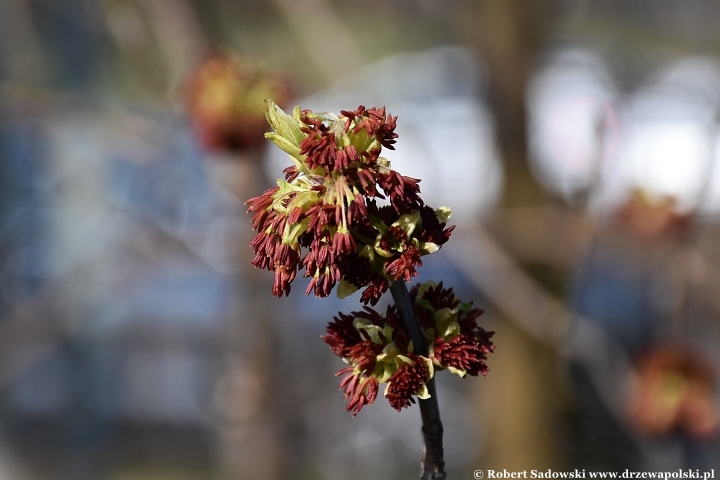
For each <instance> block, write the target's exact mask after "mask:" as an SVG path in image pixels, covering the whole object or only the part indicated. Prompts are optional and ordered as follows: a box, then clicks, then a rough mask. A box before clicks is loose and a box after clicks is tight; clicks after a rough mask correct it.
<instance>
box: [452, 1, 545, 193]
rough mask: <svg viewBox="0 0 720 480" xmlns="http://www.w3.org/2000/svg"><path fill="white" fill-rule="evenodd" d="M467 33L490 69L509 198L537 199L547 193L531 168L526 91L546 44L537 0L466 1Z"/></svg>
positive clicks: (490, 93)
mask: <svg viewBox="0 0 720 480" xmlns="http://www.w3.org/2000/svg"><path fill="white" fill-rule="evenodd" d="M466 8H467V11H466V15H463V18H464V19H465V20H464V21H465V25H464V30H465V36H466V40H467V43H468V44H469V45H472V46H473V47H474V48H476V49H477V50H478V53H479V54H480V55H481V57H482V61H483V62H484V63H485V64H487V66H488V70H489V73H490V78H489V88H488V103H489V106H490V108H491V109H492V111H493V114H494V117H495V121H496V122H497V123H496V135H497V142H498V146H499V148H500V151H501V152H502V155H503V158H504V160H505V167H506V174H507V179H506V187H505V202H504V203H505V204H511V205H516V204H531V203H537V202H538V201H539V200H542V199H543V197H544V193H543V191H542V189H541V188H539V186H538V184H537V183H536V181H535V180H534V178H533V177H532V175H531V174H530V172H529V169H528V152H527V125H526V112H525V92H526V89H527V85H528V81H529V79H530V74H531V71H532V67H533V61H534V57H535V54H536V53H537V52H538V51H539V50H540V48H541V26H542V22H541V18H540V15H539V14H540V8H539V7H538V2H537V1H536V0H482V1H478V2H475V1H472V2H468V3H467V5H466Z"/></svg>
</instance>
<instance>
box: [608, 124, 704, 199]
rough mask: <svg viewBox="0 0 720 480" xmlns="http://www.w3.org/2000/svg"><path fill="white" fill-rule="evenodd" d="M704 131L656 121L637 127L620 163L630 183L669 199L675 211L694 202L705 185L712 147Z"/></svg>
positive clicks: (686, 125) (694, 126) (700, 127)
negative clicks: (624, 168) (628, 174)
mask: <svg viewBox="0 0 720 480" xmlns="http://www.w3.org/2000/svg"><path fill="white" fill-rule="evenodd" d="M709 140H710V138H709V135H708V132H707V129H705V128H703V126H702V125H698V124H696V123H692V122H656V123H648V124H646V125H642V126H638V127H637V128H636V129H634V131H633V132H632V134H631V135H630V138H629V140H628V143H627V145H626V148H625V150H624V151H623V153H622V155H621V157H620V162H622V163H626V164H627V166H628V167H629V168H630V169H631V173H630V176H631V179H632V183H633V184H634V185H635V186H637V187H639V188H640V189H642V190H644V191H646V192H648V193H650V194H651V195H657V196H671V197H674V198H675V199H676V200H677V205H678V208H680V209H681V210H687V209H691V208H693V207H694V206H695V205H696V203H697V200H698V199H697V196H698V195H699V193H700V191H701V189H702V187H703V186H704V184H705V181H706V179H705V175H704V173H705V172H706V171H707V168H708V162H709V160H710V153H711V150H710V149H711V145H710V142H709Z"/></svg>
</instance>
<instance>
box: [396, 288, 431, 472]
mask: <svg viewBox="0 0 720 480" xmlns="http://www.w3.org/2000/svg"><path fill="white" fill-rule="evenodd" d="M390 293H392V296H393V300H395V308H397V310H398V312H399V313H400V318H402V321H403V323H404V324H405V326H406V327H407V331H408V335H409V336H410V340H412V342H413V345H414V350H415V353H416V354H417V355H423V356H428V342H427V340H428V339H427V338H426V335H425V334H424V332H423V331H422V329H421V328H420V324H419V323H418V321H417V317H416V316H415V307H414V305H413V302H412V300H411V299H410V294H409V293H408V290H407V286H406V285H405V282H403V281H399V282H394V283H393V284H392V285H390ZM427 388H428V392H429V393H430V398H428V399H426V400H418V403H419V404H420V415H421V416H422V433H423V438H424V440H425V449H424V451H423V459H422V464H421V466H422V473H421V475H420V478H421V479H422V480H442V479H444V478H445V461H444V459H443V444H442V437H443V426H442V421H441V420H440V408H439V407H438V402H437V392H436V389H435V378H434V377H433V378H431V379H430V381H428V382H427Z"/></svg>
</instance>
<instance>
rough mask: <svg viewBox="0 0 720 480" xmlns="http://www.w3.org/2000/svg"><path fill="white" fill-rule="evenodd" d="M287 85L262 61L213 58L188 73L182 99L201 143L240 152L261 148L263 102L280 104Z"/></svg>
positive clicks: (264, 124) (288, 90)
mask: <svg viewBox="0 0 720 480" xmlns="http://www.w3.org/2000/svg"><path fill="white" fill-rule="evenodd" d="M290 95H291V88H290V82H289V81H288V79H287V78H286V77H284V76H283V75H281V74H279V73H276V72H273V71H271V70H269V69H268V68H266V67H264V66H263V65H262V64H261V63H259V62H257V61H255V60H251V59H248V58H244V57H241V56H239V55H231V54H216V55H214V56H212V57H211V58H209V59H208V60H207V61H205V62H204V63H202V64H201V65H199V66H198V67H197V68H195V69H194V70H193V71H191V72H190V75H189V77H188V79H187V80H186V83H185V85H184V88H183V91H182V96H183V100H184V103H185V105H186V107H187V113H188V115H189V116H190V120H191V122H192V124H193V127H194V128H195V130H196V132H197V134H198V136H199V138H200V142H201V143H202V145H203V146H204V147H205V148H207V149H209V150H229V151H243V150H248V149H253V148H257V147H259V146H261V145H262V144H263V143H264V142H265V137H264V133H265V132H266V131H267V130H268V128H267V122H266V120H265V99H267V98H274V99H275V101H276V102H277V103H278V104H280V105H285V104H286V103H287V102H288V101H289V99H290Z"/></svg>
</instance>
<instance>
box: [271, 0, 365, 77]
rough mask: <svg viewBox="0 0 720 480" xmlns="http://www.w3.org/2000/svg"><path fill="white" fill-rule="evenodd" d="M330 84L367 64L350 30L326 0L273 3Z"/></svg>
mask: <svg viewBox="0 0 720 480" xmlns="http://www.w3.org/2000/svg"><path fill="white" fill-rule="evenodd" d="M272 3H273V5H275V7H276V8H277V10H278V11H279V12H280V13H281V14H282V15H283V17H284V18H285V20H286V21H287V22H288V24H289V25H290V27H291V28H292V29H293V30H294V31H295V34H296V35H297V37H298V39H299V40H300V42H302V44H303V46H304V47H305V51H306V52H307V54H308V55H309V56H310V58H311V59H312V61H313V62H314V63H315V66H316V67H317V68H318V70H319V71H320V73H321V75H322V76H323V78H324V79H325V80H326V81H327V82H332V81H334V80H336V79H338V78H339V77H342V76H346V75H349V74H352V73H353V72H355V71H356V70H357V69H358V68H360V67H362V66H363V65H365V63H366V61H365V58H364V57H363V55H362V53H361V52H360V48H359V45H358V43H357V41H356V40H355V38H354V37H353V34H352V32H351V31H350V29H349V28H348V27H347V25H345V23H344V22H343V21H342V19H341V18H340V17H339V16H338V15H337V13H335V11H334V10H333V8H332V6H331V5H330V3H329V2H328V1H327V0H272Z"/></svg>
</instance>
